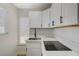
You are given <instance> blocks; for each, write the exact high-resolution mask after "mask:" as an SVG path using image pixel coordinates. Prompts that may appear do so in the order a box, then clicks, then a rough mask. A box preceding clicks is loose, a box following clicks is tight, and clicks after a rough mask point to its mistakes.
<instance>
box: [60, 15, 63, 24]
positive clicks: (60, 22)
mask: <svg viewBox="0 0 79 59" xmlns="http://www.w3.org/2000/svg"><path fill="white" fill-rule="evenodd" d="M62 18H63V17H62V16H60V24H61V23H63V21H62Z"/></svg>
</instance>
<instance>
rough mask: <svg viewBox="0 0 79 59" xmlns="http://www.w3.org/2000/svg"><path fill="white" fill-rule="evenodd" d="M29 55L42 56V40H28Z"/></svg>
mask: <svg viewBox="0 0 79 59" xmlns="http://www.w3.org/2000/svg"><path fill="white" fill-rule="evenodd" d="M27 56H41V42H40V41H38V42H32V41H27Z"/></svg>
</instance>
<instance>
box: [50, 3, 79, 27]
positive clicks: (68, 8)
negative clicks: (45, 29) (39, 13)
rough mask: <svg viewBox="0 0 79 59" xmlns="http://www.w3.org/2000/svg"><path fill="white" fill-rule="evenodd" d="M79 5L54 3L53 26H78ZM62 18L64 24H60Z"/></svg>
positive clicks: (52, 7) (52, 12)
mask: <svg viewBox="0 0 79 59" xmlns="http://www.w3.org/2000/svg"><path fill="white" fill-rule="evenodd" d="M78 13H79V12H78V4H77V3H62V4H61V3H54V4H52V6H51V26H52V21H54V26H60V25H70V24H77V23H78V22H79V20H78ZM60 16H62V23H61V24H60Z"/></svg>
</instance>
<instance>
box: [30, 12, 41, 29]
mask: <svg viewBox="0 0 79 59" xmlns="http://www.w3.org/2000/svg"><path fill="white" fill-rule="evenodd" d="M41 17H42V12H41V11H30V12H29V18H30V28H41Z"/></svg>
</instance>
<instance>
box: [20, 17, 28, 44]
mask: <svg viewBox="0 0 79 59" xmlns="http://www.w3.org/2000/svg"><path fill="white" fill-rule="evenodd" d="M19 34H20V36H19V37H20V43H23V44H24V43H26V42H25V40H27V39H28V38H29V19H28V18H27V17H20V18H19Z"/></svg>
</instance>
